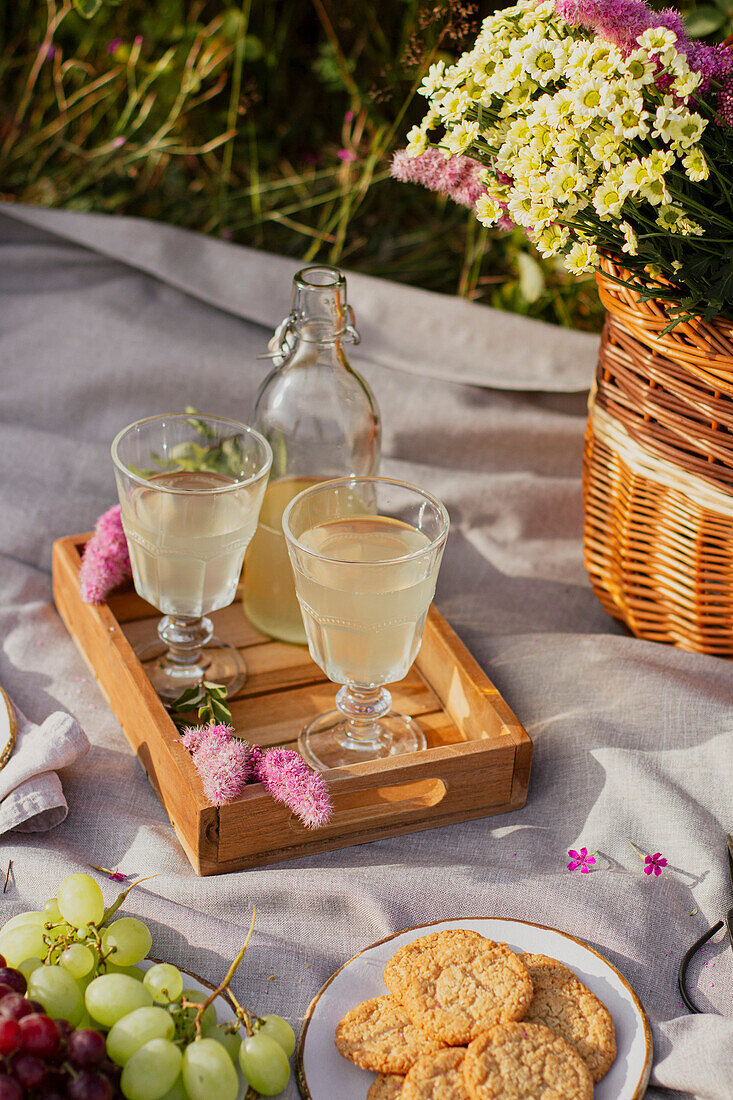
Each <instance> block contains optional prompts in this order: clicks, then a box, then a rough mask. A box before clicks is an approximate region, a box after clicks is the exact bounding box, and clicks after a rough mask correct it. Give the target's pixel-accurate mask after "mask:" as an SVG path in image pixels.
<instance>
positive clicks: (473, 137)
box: [393, 0, 733, 656]
mask: <svg viewBox="0 0 733 1100" xmlns="http://www.w3.org/2000/svg"><path fill="white" fill-rule="evenodd" d="M421 91H422V92H423V94H424V95H425V96H426V97H427V98H428V100H429V104H430V106H429V110H428V112H427V114H426V116H425V118H424V119H423V121H422V123H421V124H420V125H419V126H415V127H414V128H413V129H412V130H411V131H410V133H409V135H408V137H409V144H408V146H407V149H405V150H402V151H401V152H400V153H398V154H397V155H396V157H395V161H394V165H393V174H394V175H395V176H397V177H398V178H400V179H403V180H411V181H415V182H420V183H423V184H425V185H427V186H428V187H431V188H432V189H434V190H441V191H444V192H447V193H448V194H450V195H451V196H452V197H454V198H456V199H457V200H458V201H459V202H463V203H464V205H466V206H469V207H471V208H472V209H473V210H474V212H475V214H476V217H477V218H478V219H479V221H480V222H482V223H483V224H484V225H486V226H499V227H506V228H512V227H514V226H521V227H523V228H524V229H525V231H526V232H527V234H528V235H529V237H530V238H531V240H532V241H533V242H534V243H535V244H536V246H537V248H538V249H539V251H540V253H541V254H542V255H543V256H545V257H558V258H559V257H563V258H564V263H565V265H566V266H567V267H568V268H569V270H570V271H572V272H576V273H581V272H587V271H595V272H596V280H597V283H598V288H599V292H600V296H601V301H602V302H603V304H604V306H605V307H606V310H607V320H606V324H605V327H604V331H603V335H602V338H601V348H600V355H599V364H598V370H597V374H596V379H595V383H594V386H593V389H592V391H591V398H590V402H589V419H588V428H587V432H586V445H585V454H584V466H583V495H584V505H585V529H584V545H585V561H586V566H587V568H588V571H589V574H590V577H591V581H592V584H593V587H594V589H595V591H596V594H597V595H598V597H599V598H600V600H601V602H602V603H603V605H604V607H605V608H606V610H607V611H609V613H610V614H612V615H614V616H616V617H617V618H620V619H621V620H622V621H624V622H625V623H626V624H627V625H628V626H629V627H630V628H631V629H632V630H633V631H634V633H636V634H637V635H639V636H641V637H644V638H650V639H654V640H657V641H666V642H672V643H673V644H675V645H679V646H681V647H684V648H687V649H694V650H698V651H701V652H705V653H717V654H721V655H726V656H733V442H732V440H733V436H732V435H731V432H733V59H732V57H731V52H730V50H729V49H728V48H727V46H726V45H713V46H711V45H704V44H701V43H699V42H693V41H691V40H690V39H689V37H688V35H687V34H686V32H685V29H684V26H683V23H682V20H681V18H680V16H679V14H678V13H677V12H675V11H673V10H666V11H663V12H653V11H651V10H650V9H649V8H648V7H647V6H646V4H644V3H643V2H642V0H543V2H541V3H538V2H536V0H519V2H518V3H517V4H515V5H514V6H513V7H511V8H507V9H505V10H502V11H499V12H496V13H495V14H494V15H492V16H490V17H489V18H488V19H486V20H484V22H483V24H482V28H481V31H480V33H479V35H478V38H477V39H476V42H475V44H474V46H473V48H472V49H471V50H469V51H468V52H467V53H465V54H464V55H463V56H462V57H460V58H459V59H458V60H457V62H456V63H455V64H453V65H449V66H447V65H445V64H444V63H443V62H438V63H437V64H435V65H433V66H432V67H431V68H430V70H429V72H428V74H427V76H426V77H425V79H424V81H423V84H422V88H421Z"/></svg>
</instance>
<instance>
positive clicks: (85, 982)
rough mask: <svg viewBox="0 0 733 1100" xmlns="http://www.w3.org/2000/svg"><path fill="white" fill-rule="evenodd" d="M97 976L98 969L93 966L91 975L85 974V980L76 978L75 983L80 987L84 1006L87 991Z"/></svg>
mask: <svg viewBox="0 0 733 1100" xmlns="http://www.w3.org/2000/svg"><path fill="white" fill-rule="evenodd" d="M59 965H60V964H59ZM97 976H98V975H97V968H96V966H93V967H92V969H91V970H90V971H89V973H88V974H85V975H84V977H83V978H74V981H75V982H76V984H77V985H78V986H79V992H80V993H81V996H82V1000H83V1001H84V1004H86V998H87V989H88V988H89V986H90V985H91V984H92V982H93V981H94V979H95V978H96V977H97Z"/></svg>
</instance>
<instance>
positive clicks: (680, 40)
mask: <svg viewBox="0 0 733 1100" xmlns="http://www.w3.org/2000/svg"><path fill="white" fill-rule="evenodd" d="M555 11H556V12H557V14H558V15H560V16H562V18H563V19H564V20H565V21H566V22H567V23H570V24H571V25H572V26H574V27H585V29H586V30H589V31H593V32H594V33H595V34H597V35H599V36H600V37H601V38H605V39H606V41H607V42H614V43H615V44H616V45H617V46H618V47H619V49H620V50H622V51H623V52H624V53H625V54H628V53H631V51H632V50H635V49H636V48H637V43H636V40H637V38H638V37H639V35H640V34H643V33H644V31H645V30H647V28H648V27H668V28H669V30H672V31H674V32H675V34H676V35H677V48H678V49H679V50H680V52H682V53H685V52H686V50H687V48H688V47H689V45H690V42H689V39H688V37H687V35H686V34H685V30H684V26H683V24H682V19H681V17H680V15H679V13H678V12H676V11H674V10H673V9H672V8H667V9H666V10H665V11H662V12H655V11H652V10H651V9H650V8H648V7H647V6H646V4H645V3H644V0H556V3H555Z"/></svg>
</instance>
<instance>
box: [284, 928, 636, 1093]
mask: <svg viewBox="0 0 733 1100" xmlns="http://www.w3.org/2000/svg"><path fill="white" fill-rule="evenodd" d="M480 920H497V921H503V922H504V923H506V924H524V925H527V926H528V927H530V928H540V929H542V930H543V931H545V932H556V933H557V934H558V935H559V936H563V937H564V938H565V939H567V940H572V941H573V942H574V943H577V944H580V946H581V947H584V948H585V949H586V950H587V951H590V952H591V954H593V955H595V956H596V957H597V958H599V959H600V960H601V961H602V962H603V963H605V964H606V966H608V967H609V968H610V969H611V970H612V971H613V972H614V974H615V975H616V977H617V978H618V979H619V981H620V982H621V984H622V985H623V986H624V987H625V988H626V990H627V991H628V992H629V993H630V994H631V999H632V1001H633V1002H634V1007H635V1008H636V1010H637V1012H638V1013H639V1016H640V1018H641V1022H642V1026H643V1030H644V1047H645V1057H644V1066H643V1068H642V1071H641V1077H640V1078H639V1080H638V1082H637V1084H636V1087H635V1090H634V1094H633V1096H632V1097H631V1100H641V1098H642V1097H643V1096H644V1093H645V1092H646V1091H647V1088H648V1085H649V1078H650V1077H651V1072H652V1064H653V1061H654V1044H653V1041H652V1029H651V1025H650V1023H649V1020H648V1018H647V1014H646V1012H645V1011H644V1006H643V1005H642V1003H641V1001H640V1000H639V997H638V996H637V994H636V993H635V992H634V990H633V988H632V987H631V985H630V984H629V982H627V980H626V978H625V977H624V976H623V974H622V973H621V971H620V970H618V969H617V968H616V967H615V966H614V965H613V963H612V962H610V961H609V960H608V959H607V958H606V956H605V955H604V954H603V953H602V952H600V951H597V950H596V949H595V947H591V946H590V944H589V943H586V941H585V940H583V939H581V938H580V937H579V936H573V935H572V933H570V932H563V931H562V929H560V928H554V927H553V926H552V925H551V924H539V923H538V922H537V921H531V920H522V919H521V918H519V917H496V916H486V915H485V914H484V915H482V916H473V917H472V916H462V917H442V918H440V919H438V920H431V921H427V922H426V923H425V924H415V925H413V926H412V927H411V928H400V929H398V931H397V932H392V933H391V934H390V935H389V936H384V937H383V938H382V939H381V940H375V941H374V943H370V944H368V945H367V946H366V947H363V948H362V949H361V951H357V952H356V954H354V955H352V956H351V958H350V959H347V960H346V962H345V963H342V964H341V966H340V967H339V968H338V970H334V972H333V974H332V975H331V976H330V978H327V979H326V981H325V982H324V983H323V985H322V986H321V988H320V989H319V990H318V992H317V993H316V995H315V996H314V997H313V999H312V1000H311V1002H310V1004H309V1005H308V1008H307V1009H306V1011H305V1015H304V1016H303V1024H302V1026H301V1029H300V1034H299V1035H298V1042H297V1044H296V1047H295V1079H296V1082H297V1085H298V1090H299V1092H300V1095H301V1097H302V1098H303V1100H313V1095H312V1093H311V1091H310V1089H309V1088H308V1082H307V1080H306V1077H305V1071H304V1069H303V1049H304V1047H305V1039H306V1034H307V1032H308V1026H309V1024H310V1022H311V1018H312V1016H313V1013H314V1011H315V1008H316V1005H317V1004H318V1002H319V1000H320V999H321V997H322V996H323V994H324V993H325V992H326V990H327V989H328V987H329V986H330V984H331V982H333V981H334V980H335V979H336V978H337V977H338V975H339V974H340V973H341V971H342V970H344V969H345V968H346V967H347V966H349V965H350V964H351V963H352V962H354V960H355V959H358V958H359V957H360V956H361V955H363V954H364V953H365V952H366V951H371V950H372V948H374V947H381V945H382V944H383V943H389V941H390V940H394V939H396V938H397V936H402V935H403V934H404V933H405V932H419V931H420V930H421V929H423V928H433V927H434V926H435V925H436V924H447V923H449V922H453V921H480Z"/></svg>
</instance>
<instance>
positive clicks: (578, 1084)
mask: <svg viewBox="0 0 733 1100" xmlns="http://www.w3.org/2000/svg"><path fill="white" fill-rule="evenodd" d="M463 1077H464V1081H465V1084H466V1087H467V1089H468V1095H469V1096H470V1097H471V1100H593V1078H592V1077H591V1075H590V1071H589V1069H588V1067H587V1066H586V1064H585V1062H584V1061H583V1059H582V1058H581V1057H580V1055H579V1054H576V1052H575V1051H574V1050H573V1048H572V1047H571V1046H570V1044H569V1043H566V1042H565V1040H564V1039H563V1038H562V1037H561V1036H560V1035H556V1034H555V1032H554V1031H550V1029H549V1027H544V1026H543V1025H542V1024H527V1023H525V1022H524V1021H522V1022H521V1023H507V1024H499V1025H498V1026H497V1027H494V1028H492V1029H491V1031H487V1032H486V1033H485V1034H483V1035H479V1036H478V1038H477V1039H474V1041H473V1042H472V1043H471V1045H470V1046H469V1048H468V1050H467V1051H466V1057H465V1059H464V1062H463Z"/></svg>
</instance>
